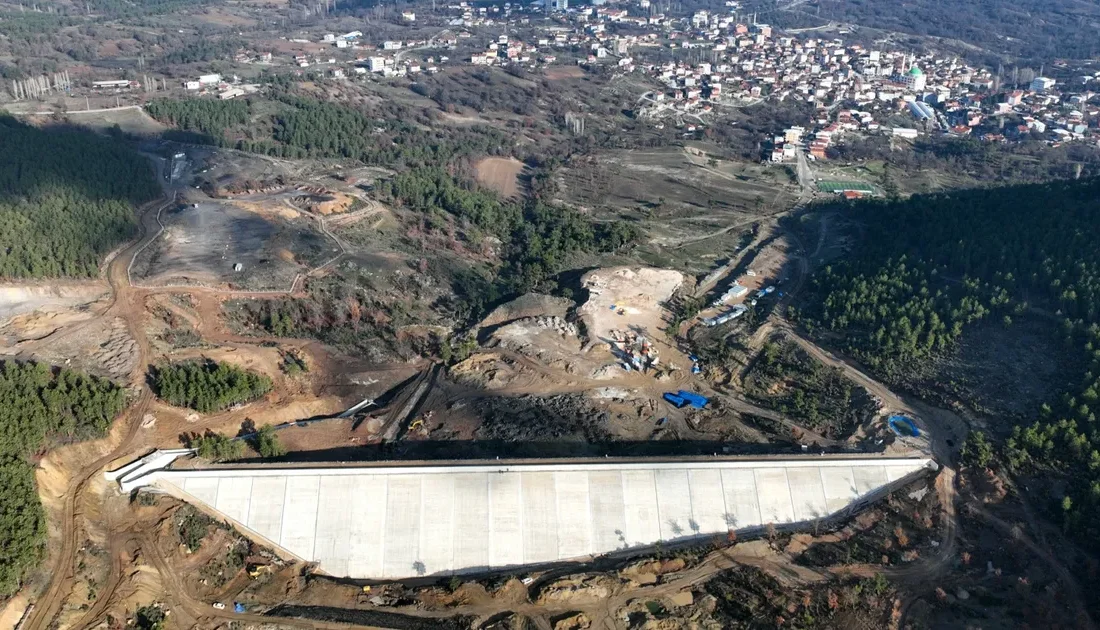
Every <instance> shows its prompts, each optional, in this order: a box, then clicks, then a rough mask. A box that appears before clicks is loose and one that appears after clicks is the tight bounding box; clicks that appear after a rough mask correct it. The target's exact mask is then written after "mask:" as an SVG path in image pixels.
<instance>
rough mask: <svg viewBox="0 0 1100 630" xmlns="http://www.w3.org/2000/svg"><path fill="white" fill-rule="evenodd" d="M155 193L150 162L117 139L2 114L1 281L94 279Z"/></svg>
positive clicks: (0, 134)
mask: <svg viewBox="0 0 1100 630" xmlns="http://www.w3.org/2000/svg"><path fill="white" fill-rule="evenodd" d="M157 192H158V186H157V182H156V176H155V174H154V172H153V168H152V166H151V165H150V164H149V161H148V160H146V159H145V158H143V157H142V156H140V155H138V154H137V153H135V152H134V151H132V150H131V149H129V148H128V147H127V146H125V145H124V144H122V143H121V142H120V141H118V140H114V139H112V138H106V137H103V136H100V135H97V134H95V133H92V132H90V131H86V130H82V129H76V128H68V127H60V126H51V127H47V128H42V129H39V128H37V127H33V126H30V125H27V124H24V123H22V122H20V121H18V120H16V119H15V118H12V117H9V116H5V115H0V239H2V241H3V247H0V278H43V277H61V276H70V277H88V276H93V275H95V274H96V273H97V271H98V268H99V262H100V260H101V259H102V258H103V256H105V255H106V254H107V252H108V251H110V250H111V249H113V248H114V247H115V246H116V245H117V244H118V243H120V242H122V241H124V240H125V239H127V238H129V237H130V236H131V235H132V234H133V233H134V230H135V227H136V225H137V222H136V217H135V213H134V207H135V205H137V204H140V203H143V202H145V201H148V200H150V199H152V198H154V197H155V196H156V194H157Z"/></svg>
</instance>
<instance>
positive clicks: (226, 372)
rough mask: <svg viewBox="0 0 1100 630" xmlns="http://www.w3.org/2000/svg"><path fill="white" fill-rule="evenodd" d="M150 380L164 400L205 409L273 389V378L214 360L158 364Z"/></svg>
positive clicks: (251, 399)
mask: <svg viewBox="0 0 1100 630" xmlns="http://www.w3.org/2000/svg"><path fill="white" fill-rule="evenodd" d="M150 381H151V383H152V386H153V391H155V392H156V394H157V396H159V397H160V398H161V399H162V400H165V401H167V402H168V403H170V404H173V405H176V406H177V407H190V408H191V409H194V410H196V411H201V412H203V413H210V412H212V411H220V410H222V409H226V408H228V407H230V406H232V405H236V404H238V403H245V402H249V401H253V400H256V399H257V398H259V397H261V396H263V395H264V394H266V393H267V392H269V391H271V379H270V378H268V377H266V376H263V375H262V374H256V373H254V372H249V371H247V370H242V369H241V368H239V367H236V366H233V365H229V364H228V363H218V362H216V361H210V360H206V361H201V362H200V361H187V362H184V363H174V364H168V365H161V366H158V367H156V368H153V370H152V372H151V374H150Z"/></svg>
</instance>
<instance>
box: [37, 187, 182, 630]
mask: <svg viewBox="0 0 1100 630" xmlns="http://www.w3.org/2000/svg"><path fill="white" fill-rule="evenodd" d="M167 203H172V202H171V201H169V202H167ZM164 205H166V204H165V203H164V202H160V203H156V204H153V205H149V206H147V207H146V208H145V209H144V212H143V215H142V221H140V222H139V223H140V225H141V226H142V236H141V238H139V239H138V241H136V242H135V243H134V244H133V245H131V246H130V247H129V248H127V249H125V250H123V251H122V253H121V254H120V255H118V256H116V257H115V258H114V259H113V260H112V261H111V263H110V264H109V265H108V267H107V280H108V282H109V284H110V286H111V292H112V298H111V302H110V305H109V306H108V308H107V310H106V311H105V312H104V313H103V314H102V315H100V317H116V316H117V317H121V318H122V319H123V320H124V321H125V322H126V327H127V330H128V331H129V333H130V335H131V338H132V339H133V340H134V341H135V342H136V346H137V353H138V356H137V360H136V361H135V362H134V367H133V369H132V371H131V373H130V383H131V385H132V386H135V387H137V388H139V390H140V392H141V393H140V394H139V396H138V399H137V400H136V401H135V403H134V405H133V406H131V407H130V409H129V411H128V412H127V413H125V414H124V415H123V416H122V418H120V419H119V421H118V424H120V425H121V426H123V427H125V429H123V430H124V431H125V435H124V437H123V438H122V440H121V441H120V442H119V444H118V446H116V447H115V448H114V449H112V450H111V451H110V452H108V453H107V454H106V455H103V456H102V457H100V458H99V459H96V460H95V461H92V462H89V463H88V464H87V465H85V466H84V467H83V468H82V469H80V470H79V471H77V472H76V473H75V474H74V475H73V478H72V480H71V481H70V482H69V486H68V490H67V492H66V493H65V503H64V506H63V508H62V514H61V522H60V523H59V527H60V528H61V535H60V541H58V544H59V546H58V548H57V551H56V553H54V554H51V555H53V558H52V560H53V565H52V566H51V570H50V583H49V586H48V587H47V588H46V592H45V593H44V594H43V595H42V596H41V597H39V598H38V600H37V601H36V602H35V607H34V610H33V611H32V612H31V614H30V615H29V616H28V617H27V620H26V622H25V623H24V625H23V628H24V630H44V629H45V628H48V627H50V625H51V623H52V621H53V619H54V617H55V616H56V615H57V614H58V612H59V611H60V610H61V606H62V604H63V603H64V601H65V598H66V597H67V596H68V595H69V593H70V592H71V591H72V588H73V578H74V575H75V571H76V566H75V565H76V555H77V547H78V546H79V537H78V535H77V534H78V529H79V523H78V519H79V518H80V514H79V513H78V511H77V504H78V502H79V501H80V500H81V498H82V497H83V496H84V492H85V490H86V489H87V486H88V482H89V481H90V480H91V478H92V477H93V476H94V475H96V474H97V473H98V472H99V471H100V470H101V469H102V468H104V467H105V466H107V465H108V464H110V463H111V462H112V461H114V460H116V459H118V458H120V457H122V456H124V455H128V454H130V453H131V451H132V446H131V444H132V443H133V441H134V438H135V437H136V436H137V433H138V430H139V429H140V427H141V419H142V417H143V416H144V415H145V413H146V411H147V410H148V409H149V405H150V404H151V403H152V401H153V395H152V392H150V391H149V390H148V389H147V388H146V387H144V385H143V384H142V382H143V380H144V375H145V370H146V366H147V364H148V359H149V357H150V351H149V340H148V339H147V338H146V336H145V331H144V328H143V326H142V323H141V313H142V311H143V310H144V309H143V306H142V304H141V303H140V302H138V301H137V300H136V299H135V296H134V294H133V291H132V290H131V288H130V284H129V278H128V274H127V269H128V267H129V261H131V260H133V256H134V255H135V254H136V253H137V251H139V249H140V248H141V247H142V246H143V244H144V243H145V242H146V241H147V236H146V233H145V221H144V218H145V216H147V215H149V214H155V213H156V212H157V211H159V209H160V208H162V207H164ZM135 302H136V303H135Z"/></svg>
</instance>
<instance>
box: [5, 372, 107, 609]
mask: <svg viewBox="0 0 1100 630" xmlns="http://www.w3.org/2000/svg"><path fill="white" fill-rule="evenodd" d="M125 404H126V401H125V396H124V395H123V391H122V390H121V389H119V388H118V387H116V386H115V385H114V384H112V383H111V382H109V381H104V380H100V379H96V378H91V377H88V376H84V375H82V374H80V373H78V372H73V371H70V370H64V369H58V370H54V369H51V368H50V367H49V366H46V365H44V364H35V363H18V362H15V361H4V362H0V597H5V596H8V595H10V594H12V593H13V592H15V590H16V589H18V588H19V585H20V583H21V581H22V579H23V576H24V575H25V574H26V572H27V571H28V570H29V569H32V568H33V567H34V566H35V565H37V564H38V562H39V561H40V560H41V559H42V555H43V547H44V545H45V542H46V522H45V516H44V514H43V512H42V506H41V505H40V504H39V502H38V491H37V488H36V487H35V484H34V469H33V468H32V467H31V466H30V465H29V464H28V462H27V458H28V457H29V456H31V455H33V454H35V453H37V452H39V451H40V450H41V449H42V448H43V447H44V446H45V445H46V443H47V441H48V440H51V439H66V440H76V439H83V438H87V437H92V436H96V435H102V434H103V433H105V432H106V430H107V427H108V426H109V425H110V423H111V419H112V418H114V417H115V416H116V415H118V414H119V413H120V412H121V411H122V409H123V407H124V406H125Z"/></svg>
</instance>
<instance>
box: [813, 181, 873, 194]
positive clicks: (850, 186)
mask: <svg viewBox="0 0 1100 630" xmlns="http://www.w3.org/2000/svg"><path fill="white" fill-rule="evenodd" d="M817 189H818V190H820V191H821V192H831V193H836V192H843V191H845V190H855V191H858V192H862V193H873V192H875V187H874V186H872V185H870V184H866V183H864V182H852V181H840V180H835V179H823V180H821V181H819V182H817Z"/></svg>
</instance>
